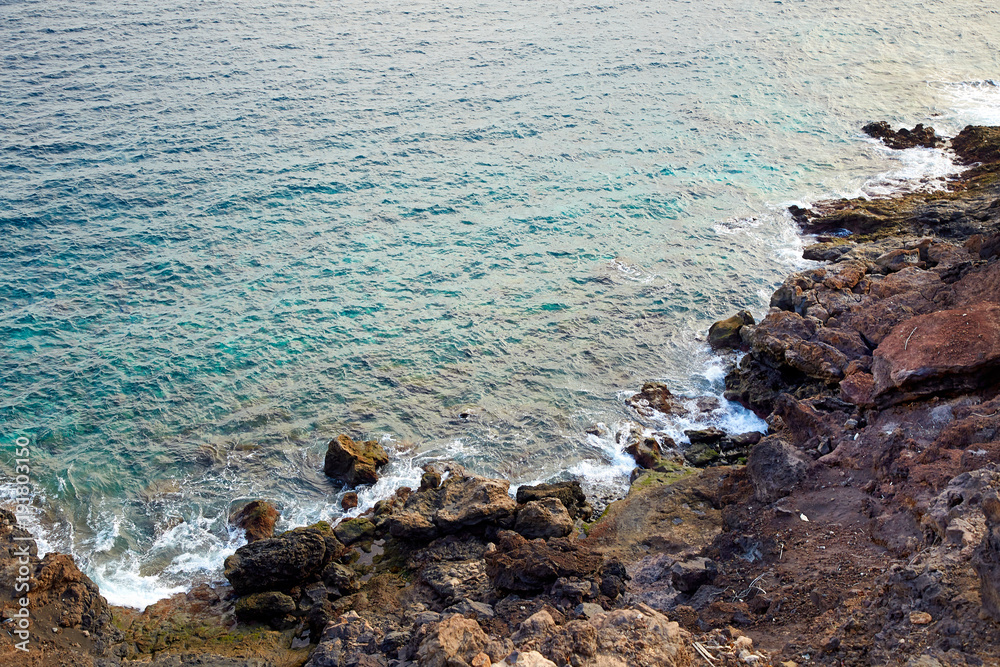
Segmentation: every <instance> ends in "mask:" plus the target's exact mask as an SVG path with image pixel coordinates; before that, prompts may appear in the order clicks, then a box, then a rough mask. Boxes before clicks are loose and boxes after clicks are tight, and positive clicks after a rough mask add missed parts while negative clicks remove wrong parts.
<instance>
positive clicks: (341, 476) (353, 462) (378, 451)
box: [323, 435, 389, 486]
mask: <svg viewBox="0 0 1000 667" xmlns="http://www.w3.org/2000/svg"><path fill="white" fill-rule="evenodd" d="M388 462H389V455H388V454H387V453H386V451H385V449H384V448H383V447H382V445H380V444H379V443H378V441H377V440H368V441H366V442H355V441H354V440H352V439H351V438H350V437H348V436H346V435H339V436H337V437H336V438H335V439H333V440H331V441H330V444H329V445H328V446H327V451H326V461H325V462H324V464H323V472H324V473H326V475H327V476H328V477H333V478H334V479H337V480H340V481H341V482H343V483H344V484H347V485H348V486H356V485H358V484H374V483H375V482H376V481H378V473H377V472H375V471H376V469H377V468H380V467H382V466H384V465H385V464H387V463H388Z"/></svg>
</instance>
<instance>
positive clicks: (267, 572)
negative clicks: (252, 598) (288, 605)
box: [223, 528, 326, 595]
mask: <svg viewBox="0 0 1000 667" xmlns="http://www.w3.org/2000/svg"><path fill="white" fill-rule="evenodd" d="M325 557H326V541H325V540H324V539H323V535H322V533H320V531H319V530H317V529H314V528H298V529H296V530H291V531H288V532H286V533H282V534H281V535H280V536H278V537H272V538H268V539H263V540H258V541H256V542H251V543H250V544H247V545H245V546H242V547H240V548H239V549H237V550H236V553H234V554H233V555H232V556H230V557H229V558H227V559H226V561H225V564H224V567H225V570H224V572H223V574H224V575H225V577H226V579H228V580H229V583H230V584H232V586H233V590H234V591H235V592H236V593H237V595H246V594H248V593H256V592H260V591H283V590H288V589H289V588H291V587H293V586H296V585H298V584H301V583H303V582H304V581H306V580H308V579H309V578H310V577H312V576H313V575H315V574H317V573H318V572H319V571H320V569H321V568H322V567H323V565H324V563H325Z"/></svg>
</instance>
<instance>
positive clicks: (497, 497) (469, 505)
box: [388, 466, 517, 540]
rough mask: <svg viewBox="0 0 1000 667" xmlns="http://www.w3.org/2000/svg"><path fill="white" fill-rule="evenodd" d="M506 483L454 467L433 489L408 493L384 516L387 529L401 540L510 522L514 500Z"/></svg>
mask: <svg viewBox="0 0 1000 667" xmlns="http://www.w3.org/2000/svg"><path fill="white" fill-rule="evenodd" d="M509 487H510V482H507V481H506V480H498V479H488V478H486V477H480V476H478V475H472V474H470V473H468V472H467V471H465V469H464V468H462V467H461V466H454V467H453V469H452V471H451V475H450V476H449V477H448V479H446V480H445V481H444V482H442V484H441V486H440V487H438V488H436V489H425V490H423V491H417V492H415V493H413V494H411V495H410V496H409V497H408V498H407V499H406V503H405V504H404V505H403V507H402V509H401V510H400V511H397V512H395V513H393V514H392V515H391V516H389V517H388V525H389V532H390V534H392V536H393V537H397V538H402V539H421V540H430V539H433V538H434V537H437V536H439V535H449V534H452V533H456V532H458V531H460V530H463V529H466V528H472V527H475V526H481V525H498V524H506V525H507V526H509V525H510V524H511V523H512V519H513V514H514V510H515V509H516V507H517V503H516V502H515V500H514V499H513V498H511V497H510V496H509V495H508V494H507V489H508V488H509Z"/></svg>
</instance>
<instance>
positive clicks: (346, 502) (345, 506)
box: [340, 491, 358, 512]
mask: <svg viewBox="0 0 1000 667" xmlns="http://www.w3.org/2000/svg"><path fill="white" fill-rule="evenodd" d="M357 506H358V494H357V493H355V492H354V491H348V492H347V493H345V494H344V497H343V498H341V500H340V508H341V509H342V510H344V511H345V512H346V511H348V510H352V509H354V508H355V507H357Z"/></svg>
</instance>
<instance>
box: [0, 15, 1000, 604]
mask: <svg viewBox="0 0 1000 667" xmlns="http://www.w3.org/2000/svg"><path fill="white" fill-rule="evenodd" d="M0 43H2V45H3V50H2V58H3V67H2V68H0V90H2V91H3V94H2V95H0V269H2V270H0V341H2V343H3V355H2V357H0V445H2V453H0V477H2V479H0V495H5V496H7V497H8V498H12V497H13V496H14V495H16V488H15V485H14V484H13V482H12V473H13V472H14V469H13V458H14V455H13V444H14V441H15V439H16V438H17V437H28V438H29V439H30V440H31V443H32V444H31V481H32V484H33V489H34V491H35V495H34V500H33V506H34V507H35V509H36V516H35V518H34V519H33V520H32V522H33V523H32V527H33V530H34V531H35V533H36V534H37V535H38V537H39V539H40V541H41V544H42V547H43V549H47V550H61V551H66V552H70V553H73V554H74V555H75V556H76V557H77V558H78V559H79V561H80V563H81V564H82V566H83V567H84V569H85V570H86V571H87V572H88V573H89V574H90V575H91V576H92V577H93V578H94V579H95V581H97V582H98V583H99V584H100V586H101V589H102V592H103V593H104V594H105V595H106V596H107V597H108V598H109V600H111V601H112V602H113V603H117V604H127V605H131V606H136V607H142V606H144V605H146V604H149V603H150V602H153V601H155V600H157V599H159V598H160V597H163V596H165V595H167V594H169V593H171V592H174V591H178V590H183V589H184V588H185V587H188V586H190V585H191V584H192V583H195V582H198V581H202V580H212V579H218V578H219V576H220V574H219V573H220V566H221V562H222V559H223V558H224V557H225V555H226V554H228V553H231V552H232V550H233V549H234V548H235V547H236V546H238V545H239V544H240V543H241V542H240V536H239V535H238V534H235V533H233V532H231V531H230V530H229V529H228V527H227V525H226V516H227V514H228V512H229V510H230V509H231V508H232V507H233V506H234V505H236V504H238V503H239V502H240V501H243V500H247V499H250V498H254V497H264V498H268V499H271V500H273V501H274V502H276V503H277V504H278V505H279V507H280V508H281V509H282V512H283V518H282V522H281V524H279V527H284V528H288V527H292V526H295V525H303V524H305V523H308V522H312V521H315V520H317V519H320V518H325V519H328V518H331V517H334V516H337V514H338V513H339V510H338V509H337V508H338V507H339V498H340V495H341V489H339V488H338V487H337V485H335V484H333V483H332V482H330V481H328V480H327V479H326V478H325V477H324V476H323V474H322V472H321V467H322V460H323V454H324V452H325V443H326V442H327V441H328V440H329V439H330V438H331V437H334V436H335V435H337V434H338V433H343V432H346V433H351V434H353V435H355V436H357V437H369V438H379V439H382V440H383V441H384V442H385V443H386V445H387V446H388V447H389V448H390V450H391V451H392V454H393V463H392V464H391V465H390V468H389V469H388V471H387V476H386V478H385V479H384V480H383V481H382V482H380V483H379V485H377V486H376V487H375V488H373V489H369V490H366V491H365V492H364V493H363V494H362V500H363V505H364V504H367V505H370V504H371V503H372V502H373V501H374V500H375V499H376V498H377V497H379V495H380V494H385V493H389V492H391V491H392V489H394V488H395V486H397V485H400V484H414V483H416V481H417V480H418V479H419V474H420V469H419V468H420V465H422V464H425V463H427V462H429V461H433V460H438V459H454V460H458V461H460V462H462V463H464V464H466V465H468V466H469V467H471V468H472V469H474V470H476V471H478V472H482V473H486V474H490V475H500V476H504V477H507V478H509V479H511V480H512V482H513V483H515V484H520V483H528V482H533V481H539V480H545V479H558V478H562V477H565V476H568V475H574V476H577V477H581V478H583V479H584V481H585V482H586V483H587V484H589V485H591V486H592V487H595V488H596V487H602V486H603V487H606V488H612V489H613V488H621V487H622V486H623V485H624V483H625V482H626V481H627V474H628V470H629V467H630V465H629V462H628V460H626V459H625V458H624V457H623V456H622V455H621V453H620V451H619V450H618V446H617V445H616V444H615V442H614V439H613V437H612V435H610V434H613V432H614V430H615V428H616V425H621V424H622V423H623V422H625V421H626V420H628V419H630V418H632V417H633V415H629V413H628V412H627V410H626V409H625V407H624V405H623V402H622V398H623V397H625V396H627V395H629V394H630V393H632V392H634V391H635V390H637V389H638V387H639V386H640V385H641V384H642V383H643V382H644V381H647V380H650V379H662V380H664V381H666V382H668V383H669V384H670V386H671V387H673V388H675V389H676V392H677V393H680V394H683V395H687V396H696V395H704V394H718V393H719V392H720V390H721V379H722V376H723V374H724V367H725V363H726V360H725V359H722V358H719V357H716V356H714V355H712V354H711V353H710V352H709V350H708V349H707V346H706V345H705V343H704V333H705V331H706V330H707V327H708V326H709V324H710V323H711V322H712V321H714V320H716V319H718V318H720V317H724V316H728V315H730V314H732V313H733V312H735V311H736V310H738V309H742V308H749V309H750V310H752V311H754V312H755V313H757V314H761V313H763V311H764V310H765V307H766V303H767V297H768V295H769V294H770V292H771V290H772V289H773V288H774V287H775V286H776V284H778V283H779V282H780V281H781V279H782V277H783V276H784V274H785V273H787V272H788V271H790V270H792V269H794V268H796V267H797V266H801V265H802V261H801V260H799V259H798V257H799V252H800V249H801V243H802V241H801V240H800V239H799V238H798V237H797V235H796V230H795V228H794V225H793V224H792V222H791V221H790V220H789V219H788V217H787V216H786V215H785V213H784V207H785V205H787V204H788V203H790V202H808V201H813V200H816V199H820V198H825V197H830V196H842V195H858V194H869V195H879V194H885V193H888V192H891V191H894V190H898V189H901V188H907V187H932V186H933V185H934V183H935V182H936V181H935V180H934V179H937V178H940V177H943V176H946V175H947V174H949V173H953V172H954V171H955V169H956V167H955V166H954V165H953V164H952V163H951V162H950V160H949V159H948V158H947V156H946V155H945V154H943V153H942V152H940V151H932V150H924V149H916V150H911V151H905V152H901V153H893V152H891V151H888V150H886V149H884V148H882V147H881V146H880V145H878V144H876V143H875V142H872V141H870V140H867V139H865V138H864V137H863V136H861V134H860V131H859V128H860V127H861V125H862V124H863V123H865V122H867V121H870V120H883V119H884V120H888V121H889V122H891V123H893V124H894V125H897V126H899V125H903V124H906V125H907V126H912V125H913V124H914V123H918V122H923V123H929V124H932V125H934V127H936V128H937V129H938V130H939V132H941V133H944V134H954V133H956V132H957V131H958V130H959V129H961V127H963V126H964V125H965V124H967V123H991V122H992V123H998V122H1000V85H998V80H1000V55H998V54H1000V13H998V11H997V10H996V9H994V5H993V3H990V2H983V1H974V0H957V1H952V2H916V3H914V2H902V1H900V0H889V1H888V2H886V3H881V4H880V5H879V7H878V8H877V11H873V9H872V6H871V4H870V3H862V2H859V1H858V0H845V1H844V2H840V3H836V5H831V4H830V3H820V2H806V1H804V0H779V1H778V2H772V1H770V0H767V1H764V0H760V1H757V2H748V1H739V2H737V1H735V0H725V1H722V0H704V1H701V2H681V1H670V0H668V1H665V2H648V1H645V0H621V1H620V2H614V3H601V4H589V3H573V2H568V3H542V2H526V1H525V0H512V1H511V2H507V3H502V4H499V5H497V4H485V3H478V2H475V1H473V0H456V1H455V2H448V3H439V2H436V3H425V2H420V1H416V2H410V3H401V2H377V1H376V2H357V1H356V0H345V2H340V3H330V2H321V1H319V0H316V1H294V2H269V3H264V2H260V1H259V0H244V1H241V2H238V3H237V2H232V1H231V0H209V1H199V2H194V1H178V0H163V1H162V2H158V3H148V2H121V1H118V2H108V1H107V0H93V1H90V2H85V3H81V2H72V3H70V2H65V1H64V0H48V1H46V2H37V1H24V0H5V1H4V2H2V3H0ZM703 418H704V420H708V421H711V422H712V423H721V424H722V425H723V426H725V427H727V428H729V429H731V430H748V429H751V428H759V427H760V422H759V421H757V420H756V418H754V417H753V416H752V415H748V414H746V413H745V412H743V411H741V410H739V409H738V408H736V407H735V406H726V409H725V410H723V411H720V412H718V413H716V414H712V415H703ZM599 424H600V425H603V426H604V430H603V431H601V432H602V433H605V435H591V434H588V431H589V430H593V429H594V427H595V425H599ZM685 425H686V424H679V423H673V424H663V425H661V426H663V427H664V428H668V429H670V428H673V429H675V430H677V431H678V432H679V429H681V428H682V427H684V426H685Z"/></svg>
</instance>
